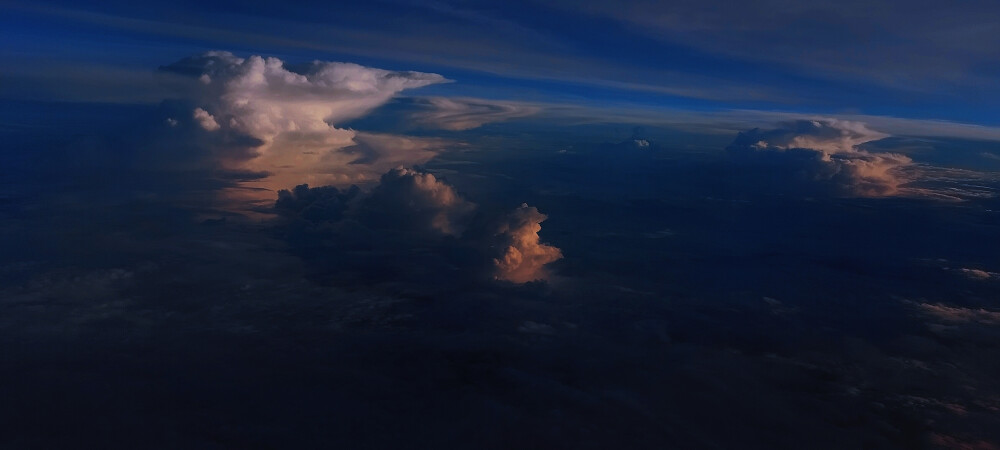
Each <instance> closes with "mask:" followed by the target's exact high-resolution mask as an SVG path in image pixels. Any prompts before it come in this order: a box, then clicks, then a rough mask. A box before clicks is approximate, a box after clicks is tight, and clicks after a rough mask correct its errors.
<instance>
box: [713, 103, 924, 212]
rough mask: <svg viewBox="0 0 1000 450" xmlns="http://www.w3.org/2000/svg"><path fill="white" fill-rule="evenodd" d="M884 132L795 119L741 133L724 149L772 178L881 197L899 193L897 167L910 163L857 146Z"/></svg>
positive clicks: (902, 157) (901, 181)
mask: <svg viewBox="0 0 1000 450" xmlns="http://www.w3.org/2000/svg"><path fill="white" fill-rule="evenodd" d="M887 136H888V135H886V134H884V133H879V132H877V131H873V130H870V129H868V127H867V126H866V125H865V124H863V123H859V122H850V121H844V120H836V119H824V120H798V121H792V122H786V123H784V124H782V126H781V127H780V128H777V129H773V130H761V129H759V128H755V129H753V130H749V131H746V132H742V133H740V134H739V135H738V136H737V137H736V140H734V141H733V143H732V144H731V145H730V146H729V147H728V148H727V149H728V150H729V152H730V154H731V155H733V156H734V157H735V158H737V160H738V161H739V162H741V163H744V164H749V165H754V166H755V168H757V169H760V168H763V169H765V171H767V172H768V174H769V175H774V176H776V178H775V179H778V180H780V179H781V177H782V176H785V177H791V178H792V179H794V180H795V181H799V182H802V181H805V182H810V183H822V184H826V185H827V186H829V187H830V188H832V190H833V192H834V193H835V194H839V195H848V196H861V197H881V196H890V195H896V194H898V193H899V192H900V186H901V185H902V184H904V183H906V182H908V181H910V179H909V178H907V177H906V176H905V174H904V173H903V172H904V170H903V169H906V168H907V167H909V166H910V165H912V163H913V160H912V159H910V158H909V157H907V156H905V155H901V154H895V153H872V152H868V151H864V150H861V149H859V148H858V146H859V145H861V144H864V143H866V142H870V141H874V140H878V139H883V138H885V137H887ZM766 169H770V170H769V171H768V170H766ZM789 181H791V180H789Z"/></svg>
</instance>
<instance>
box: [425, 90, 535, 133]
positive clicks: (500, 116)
mask: <svg viewBox="0 0 1000 450" xmlns="http://www.w3.org/2000/svg"><path fill="white" fill-rule="evenodd" d="M414 104H415V105H416V106H418V108H419V110H418V111H415V112H413V113H411V114H410V116H409V118H410V120H412V121H413V123H414V124H415V125H417V126H422V127H425V128H437V129H442V130H450V131H461V130H469V129H472V128H478V127H481V126H483V125H484V124H487V123H492V122H501V121H505V120H509V119H514V118H518V117H525V116H530V115H533V114H536V113H538V112H539V111H540V110H541V108H540V107H538V106H533V105H528V104H524V103H518V102H504V101H497V100H485V99H473V98H444V97H431V98H424V99H414Z"/></svg>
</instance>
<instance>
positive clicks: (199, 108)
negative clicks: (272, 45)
mask: <svg viewBox="0 0 1000 450" xmlns="http://www.w3.org/2000/svg"><path fill="white" fill-rule="evenodd" d="M161 70H163V71H166V72H172V73H177V74H182V75H186V76H188V77H189V78H190V79H191V80H192V82H191V86H190V93H189V94H187V95H189V96H190V97H191V98H190V99H188V101H189V102H191V103H192V104H193V105H194V109H193V110H192V112H191V113H190V114H191V117H193V119H194V121H195V122H196V123H197V125H198V126H200V128H202V129H203V130H205V131H207V132H209V133H210V134H219V135H228V136H242V137H245V138H246V139H243V141H245V142H248V143H252V144H253V145H246V146H244V147H243V149H242V152H236V153H235V154H233V153H232V152H230V153H229V154H227V155H223V156H220V159H221V160H222V161H221V163H222V165H223V166H225V167H226V168H229V169H239V170H250V171H254V172H266V173H269V174H271V176H270V177H268V178H267V179H265V180H262V182H260V183H258V185H263V186H264V187H268V188H272V189H274V190H277V189H279V188H288V187H291V186H294V185H296V184H301V183H310V184H316V185H350V184H352V183H362V182H367V181H374V180H376V179H377V178H378V176H379V175H380V174H382V173H384V172H385V171H386V170H388V169H389V168H391V167H395V166H397V165H400V164H403V165H412V164H420V163H423V162H426V161H427V160H428V159H430V158H431V157H433V156H434V155H435V154H436V150H439V149H440V144H441V141H440V140H434V139H418V138H406V137H399V136H394V137H386V136H379V135H367V136H363V135H361V134H360V133H358V132H357V131H355V130H351V129H345V128H338V127H337V125H338V124H340V123H343V122H346V121H348V120H351V119H356V118H358V117H361V116H363V115H365V114H366V113H368V112H369V111H371V110H372V109H374V108H376V107H378V106H380V105H382V104H384V103H385V102H387V101H389V99H391V98H392V97H393V96H394V95H396V94H398V93H399V92H401V91H403V90H406V89H413V88H419V87H423V86H428V85H431V84H435V83H443V82H446V81H448V80H446V79H445V78H444V77H442V76H440V75H437V74H433V73H422V72H394V71H388V70H382V69H376V68H371V67H365V66H360V65H357V64H351V63H341V62H320V61H315V62H313V63H310V64H306V65H303V66H301V67H294V68H289V67H287V66H286V65H285V63H284V62H283V61H282V60H280V59H278V58H271V57H268V58H265V57H261V56H251V57H249V58H240V57H237V56H235V55H233V54H232V53H228V52H209V53H205V54H203V55H200V56H195V57H190V58H185V59H183V60H181V61H178V62H176V63H174V64H170V65H168V66H164V67H162V68H161ZM357 146H363V147H364V148H365V149H366V151H367V155H368V158H367V159H365V160H362V161H359V160H358V157H357V155H356V154H354V153H352V151H351V150H350V149H351V148H356V147H357ZM345 149H347V150H346V151H345Z"/></svg>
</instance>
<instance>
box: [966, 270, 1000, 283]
mask: <svg viewBox="0 0 1000 450" xmlns="http://www.w3.org/2000/svg"><path fill="white" fill-rule="evenodd" d="M958 270H959V272H961V273H962V275H965V276H967V277H969V278H972V279H973V280H1000V273H996V272H987V271H985V270H982V269H968V268H962V269H958Z"/></svg>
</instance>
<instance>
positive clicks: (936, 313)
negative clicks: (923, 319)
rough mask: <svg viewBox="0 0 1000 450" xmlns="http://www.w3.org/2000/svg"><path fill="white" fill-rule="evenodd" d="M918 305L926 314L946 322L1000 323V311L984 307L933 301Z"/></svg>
mask: <svg viewBox="0 0 1000 450" xmlns="http://www.w3.org/2000/svg"><path fill="white" fill-rule="evenodd" d="M917 307H919V308H920V310H921V311H922V312H924V313H925V314H928V315H930V316H933V317H935V318H937V319H940V320H943V321H946V322H954V323H970V322H971V323H981V324H986V325H1000V312H996V311H989V310H987V309H984V308H963V307H960V306H948V305H941V304H931V303H919V304H917Z"/></svg>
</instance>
